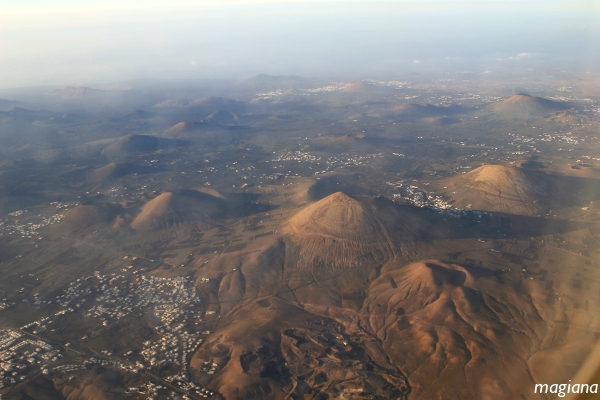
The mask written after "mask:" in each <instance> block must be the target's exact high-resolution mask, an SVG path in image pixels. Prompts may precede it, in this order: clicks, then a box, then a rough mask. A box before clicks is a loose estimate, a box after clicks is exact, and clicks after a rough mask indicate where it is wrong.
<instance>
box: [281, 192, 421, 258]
mask: <svg viewBox="0 0 600 400" xmlns="http://www.w3.org/2000/svg"><path fill="white" fill-rule="evenodd" d="M429 228H430V226H429V224H428V223H427V222H425V221H423V220H421V219H420V218H419V217H418V216H416V215H414V214H413V213H412V212H411V210H410V209H406V208H404V207H401V206H398V205H397V204H395V203H393V202H392V201H389V200H387V199H384V198H371V197H356V198H353V197H350V196H348V195H346V194H344V193H342V192H337V193H334V194H332V195H330V196H327V197H325V198H323V199H322V200H319V201H318V202H316V203H313V204H310V205H308V206H306V207H304V208H303V209H302V210H301V211H300V212H298V213H297V214H296V215H294V216H293V217H292V218H291V219H290V220H289V222H288V224H287V226H286V228H285V230H284V231H285V232H286V233H287V235H288V236H289V238H290V245H291V246H292V249H295V250H297V251H298V263H297V264H298V266H299V267H300V268H309V267H310V266H311V265H313V264H314V263H315V262H317V263H319V264H321V265H322V266H323V268H326V269H328V270H343V269H348V268H351V267H353V266H354V265H355V263H356V262H358V260H359V259H360V257H361V256H363V255H365V254H369V255H370V256H369V257H371V255H372V256H373V257H375V259H377V260H379V261H385V260H389V259H390V258H393V257H394V254H395V253H407V252H410V247H411V244H413V243H415V242H416V241H417V239H418V238H420V237H422V236H423V235H424V232H425V231H427V230H428V229H429ZM295 250H293V251H295Z"/></svg>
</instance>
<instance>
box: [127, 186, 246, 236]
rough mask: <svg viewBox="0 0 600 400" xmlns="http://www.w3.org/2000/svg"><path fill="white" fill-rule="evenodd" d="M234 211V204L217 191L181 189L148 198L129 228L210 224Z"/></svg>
mask: <svg viewBox="0 0 600 400" xmlns="http://www.w3.org/2000/svg"><path fill="white" fill-rule="evenodd" d="M235 212H236V204H234V202H232V201H230V200H227V199H225V197H224V196H223V195H221V194H220V193H218V192H216V191H206V192H205V191H200V190H191V189H182V190H176V191H171V192H164V193H162V194H160V195H159V196H157V197H155V198H154V199H152V200H150V201H148V202H147V203H146V204H144V206H143V207H142V209H141V211H140V213H139V214H138V215H137V216H136V217H135V219H134V220H133V222H132V223H131V227H132V228H133V229H136V230H142V231H144V230H155V229H164V228H168V227H174V226H175V227H176V226H182V225H188V224H195V225H198V226H209V225H211V224H212V223H213V222H214V220H217V219H221V218H225V217H226V216H228V215H230V214H235Z"/></svg>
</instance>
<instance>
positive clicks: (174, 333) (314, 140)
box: [0, 73, 600, 400]
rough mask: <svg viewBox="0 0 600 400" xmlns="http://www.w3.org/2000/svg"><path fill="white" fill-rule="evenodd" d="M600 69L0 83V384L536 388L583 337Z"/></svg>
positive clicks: (397, 390)
mask: <svg viewBox="0 0 600 400" xmlns="http://www.w3.org/2000/svg"><path fill="white" fill-rule="evenodd" d="M598 82H600V76H596V75H594V74H590V73H588V74H575V73H573V74H567V73H561V74H556V75H552V76H550V77H548V76H545V77H544V78H543V79H541V78H540V79H538V78H536V75H534V74H533V73H532V74H531V75H527V74H525V75H524V76H523V77H520V78H515V77H498V78H495V79H491V78H489V77H487V76H486V75H484V74H479V75H477V74H473V73H469V74H462V73H456V74H439V75H434V74H432V75H427V76H425V75H406V76H401V77H399V78H398V79H393V80H391V79H390V80H385V81H384V80H374V79H369V80H358V81H356V80H344V79H339V80H333V79H316V78H300V77H295V76H268V75H259V76H255V77H252V78H248V79H244V80H238V81H225V80H219V81H194V82H178V81H173V82H170V83H169V84H168V85H167V84H166V83H164V82H162V83H153V82H150V81H143V82H142V81H139V82H138V81H131V82H124V83H122V84H114V85H111V87H102V86H99V87H94V88H91V87H52V88H48V87H43V88H41V87H40V88H30V89H27V90H25V89H11V90H8V89H6V90H0V143H1V146H0V395H1V396H0V399H19V400H32V399H33V400H58V399H68V400H79V399H82V400H104V399H108V400H117V399H126V398H131V399H148V400H158V399H161V400H166V399H187V400H190V399H192V400H197V399H203V398H222V399H263V398H264V399H358V398H361V399H363V398H366V399H407V400H413V399H414V400H424V399H444V400H446V399H457V400H458V399H460V400H465V399H473V400H476V399H490V400H491V399H523V400H531V399H549V398H555V397H550V395H540V394H535V393H534V391H533V388H534V386H535V384H536V383H556V382H558V383H562V382H567V381H568V380H569V379H571V377H572V376H573V374H574V373H575V372H576V371H577V369H578V368H579V366H580V365H581V364H582V363H583V361H584V360H585V357H586V356H587V355H588V354H589V353H590V352H591V350H592V349H593V348H594V346H595V345H596V342H597V340H598V338H600V269H599V268H600V250H599V249H600V246H599V244H600V207H599V206H598V204H600V155H599V154H600V136H599V134H598V129H599V127H600V125H599V124H600V92H599V91H598V90H599V89H598V88H599V86H598ZM515 88H518V90H519V91H516V89H515ZM521 90H522V91H526V92H527V93H521V92H520V91H521Z"/></svg>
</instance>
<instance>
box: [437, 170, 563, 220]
mask: <svg viewBox="0 0 600 400" xmlns="http://www.w3.org/2000/svg"><path fill="white" fill-rule="evenodd" d="M555 181H556V178H554V177H553V176H551V175H548V174H546V173H544V172H541V171H533V170H528V169H524V168H517V167H512V166H505V165H483V166H481V167H479V168H476V169H474V170H473V171H471V172H468V173H466V174H463V175H458V176H456V177H454V178H452V179H451V180H450V181H449V182H445V183H444V184H445V185H446V186H447V189H446V192H447V194H449V196H450V197H451V198H452V200H454V202H455V203H454V204H453V205H454V206H455V207H457V208H472V209H474V210H486V211H497V212H505V213H511V214H520V215H531V216H534V215H540V214H542V213H543V212H544V211H545V210H547V207H548V206H549V205H550V204H551V203H552V202H553V201H554V200H555ZM452 192H454V193H452Z"/></svg>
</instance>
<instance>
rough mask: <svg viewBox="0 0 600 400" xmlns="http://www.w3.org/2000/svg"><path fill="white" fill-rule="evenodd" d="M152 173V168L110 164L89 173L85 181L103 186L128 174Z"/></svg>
mask: <svg viewBox="0 0 600 400" xmlns="http://www.w3.org/2000/svg"><path fill="white" fill-rule="evenodd" d="M154 171H155V169H154V168H152V167H145V166H139V165H132V164H124V163H115V162H112V163H109V164H106V165H104V166H102V167H100V168H96V169H94V170H92V171H90V172H89V173H88V175H87V176H86V181H87V182H88V183H91V184H105V183H110V182H113V181H115V180H116V179H119V178H121V177H123V176H126V175H129V174H133V173H138V174H144V173H146V174H147V173H151V172H154Z"/></svg>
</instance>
